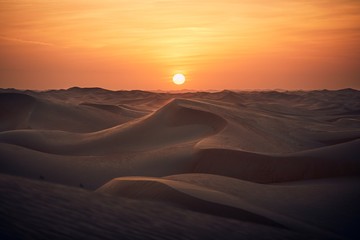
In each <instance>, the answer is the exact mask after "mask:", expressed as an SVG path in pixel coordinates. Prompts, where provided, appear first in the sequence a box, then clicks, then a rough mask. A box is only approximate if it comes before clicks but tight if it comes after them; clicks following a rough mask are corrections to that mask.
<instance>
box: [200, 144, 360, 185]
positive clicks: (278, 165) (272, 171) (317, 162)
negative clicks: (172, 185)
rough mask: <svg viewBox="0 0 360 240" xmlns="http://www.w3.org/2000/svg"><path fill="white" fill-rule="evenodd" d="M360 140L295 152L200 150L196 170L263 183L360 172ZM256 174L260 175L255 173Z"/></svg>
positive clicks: (355, 174)
mask: <svg viewBox="0 0 360 240" xmlns="http://www.w3.org/2000/svg"><path fill="white" fill-rule="evenodd" d="M359 149H360V140H354V141H350V142H346V143H342V144H337V145H332V146H327V147H322V148H317V149H314V150H307V151H302V152H296V153H291V154H278V155H274V154H272V155H270V154H268V155H265V154H259V153H252V152H244V151H238V150H228V149H202V150H199V151H197V153H196V160H195V161H194V167H193V172H201V173H212V174H219V175H223V176H229V177H235V178H239V179H243V180H247V181H252V182H259V183H273V182H284V181H297V180H305V179H316V178H329V177H340V176H357V175H360V161H359V160H360V151H359ZM254 173H256V174H254Z"/></svg>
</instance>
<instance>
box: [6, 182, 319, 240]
mask: <svg viewBox="0 0 360 240" xmlns="http://www.w3.org/2000/svg"><path fill="white" fill-rule="evenodd" d="M0 194H1V198H0V223H1V224H0V238H1V239H90V240H95V239H96V240H97V239H102V240H103V239H109V240H110V239H129V240H133V239H135V240H136V239H139V240H140V239H174V240H175V239H194V240H195V239H199V240H200V239H225V240H226V239H249V240H250V239H260V240H261V239H264V240H265V239H269V237H268V236H272V237H273V238H276V239H284V240H285V239H290V240H295V239H304V238H306V239H318V238H313V237H311V236H308V235H304V234H299V233H295V232H292V231H288V230H284V229H279V228H273V227H269V226H264V225H259V224H254V223H248V222H241V221H235V220H232V219H226V218H221V217H216V216H211V215H208V214H201V213H196V212H192V211H188V210H184V209H181V210H180V209H177V208H175V207H173V206H171V205H169V204H164V203H161V204H160V203H155V202H149V201H137V200H130V199H125V198H120V197H113V196H106V195H104V194H100V193H93V192H89V191H86V190H83V189H79V188H71V187H66V186H61V185H56V184H49V183H45V182H40V181H34V180H28V179H23V178H18V177H11V176H6V175H0Z"/></svg>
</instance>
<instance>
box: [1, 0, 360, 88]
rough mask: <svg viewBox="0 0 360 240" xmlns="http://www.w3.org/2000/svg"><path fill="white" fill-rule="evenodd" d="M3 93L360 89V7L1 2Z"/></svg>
mask: <svg viewBox="0 0 360 240" xmlns="http://www.w3.org/2000/svg"><path fill="white" fill-rule="evenodd" d="M0 16H1V17H0V19H1V22H2V26H1V34H0V56H1V58H0V87H14V88H21V89H25V88H29V89H51V88H67V87H71V86H81V87H90V86H98V87H103V88H108V89H144V90H156V89H163V90H169V89H176V88H178V86H175V85H174V84H173V83H172V80H171V78H172V76H173V74H175V73H177V72H182V73H184V74H185V76H186V78H187V82H186V84H185V85H182V86H181V88H188V89H199V90H207V89H224V88H227V89H269V88H270V89H274V88H285V89H314V88H330V89H331V88H343V87H353V88H359V87H360V80H359V77H360V70H359V69H360V68H359V67H358V66H360V50H359V49H360V48H359V47H358V46H359V43H360V2H359V1H351V0H324V1H317V0H295V1H285V0H273V1H265V0H254V1H250V0H245V1H233V0H224V1H202V0H201V1H195V2H194V1H189V0H182V1H175V0H163V1H140V0H132V1H128V0H104V1H94V0H93V1H90V0H88V1H85V0H78V1H72V0H71V1H70V0H63V1H47V0H36V1H35V0H33V1H31V0H18V1H9V0H6V1H0Z"/></svg>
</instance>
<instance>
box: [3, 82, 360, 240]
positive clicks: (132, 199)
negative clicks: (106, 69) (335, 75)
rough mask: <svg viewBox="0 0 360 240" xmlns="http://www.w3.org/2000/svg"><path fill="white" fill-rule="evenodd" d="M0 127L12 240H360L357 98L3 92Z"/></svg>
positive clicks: (332, 94)
mask: <svg viewBox="0 0 360 240" xmlns="http://www.w3.org/2000/svg"><path fill="white" fill-rule="evenodd" d="M0 114H1V118H0V173H2V176H1V179H2V180H1V184H2V189H1V191H3V193H2V194H1V196H2V197H1V201H3V202H4V205H3V204H2V207H1V211H2V212H3V213H4V214H5V213H6V214H5V215H4V216H3V217H4V219H3V220H2V222H4V221H5V223H6V224H3V225H2V228H1V229H2V230H1V231H2V232H3V235H4V234H5V235H4V236H6V237H7V238H14V239H17V238H16V236H20V238H21V239H23V238H25V237H24V236H26V235H27V234H30V235H33V236H35V237H36V238H42V237H45V238H46V237H47V238H48V237H54V238H61V236H62V234H64V232H66V237H67V238H78V237H83V236H86V237H87V238H88V237H89V236H91V237H92V238H93V239H107V238H108V239H112V238H116V236H121V237H123V238H128V239H142V238H145V236H147V237H149V238H153V239H171V238H173V239H184V238H186V239H192V238H193V239H201V238H202V237H206V238H214V239H219V238H223V239H238V238H239V237H240V236H241V237H242V238H243V239H254V238H255V239H282V238H283V239H309V238H314V239H358V238H359V237H360V235H359V233H358V232H357V231H356V230H357V226H356V224H355V223H356V222H360V217H359V216H360V212H359V211H358V210H357V205H358V204H357V203H358V202H359V200H360V197H359V196H360V194H359V192H360V191H359V190H360V180H359V177H360V92H359V91H356V90H353V89H343V90H338V91H327V90H322V91H263V92H261V91H253V92H234V91H227V90H225V91H221V92H212V93H210V92H188V93H156V92H145V91H108V90H104V89H100V88H89V89H82V88H71V89H67V90H51V91H44V92H38V91H29V90H27V91H19V90H14V89H2V90H0ZM10 193H11V194H10ZM4 196H6V197H4ZM58 197H59V198H60V199H66V202H67V203H66V204H64V202H63V201H62V200H61V201H58V200H55V199H57V198H58ZM85 199H88V200H89V201H85ZM24 201H26V202H31V204H28V205H25V207H24ZM108 201H110V202H111V204H106V203H107V202H108ZM42 205H44V207H43V208H40V210H37V208H38V207H39V206H42ZM105 205H106V206H105ZM137 206H143V208H138V207H137ZM62 208H68V209H71V210H72V211H73V214H62V215H61V214H59V216H57V214H58V212H57V210H56V209H62ZM104 208H106V211H107V212H106V213H102V211H101V209H104ZM127 208H131V211H129V212H126V211H127V210H126V209H127ZM162 208H168V211H167V212H166V214H165V215H161V214H160V215H159V214H158V213H159V212H162ZM90 209H96V210H90ZM55 210H56V211H55ZM29 211H30V212H33V213H32V215H31V214H30V215H29V213H28V212H29ZM149 211H150V212H149ZM184 211H185V212H184ZM112 212H113V214H111V213H112ZM116 213H118V215H121V214H123V217H121V220H119V221H116V220H115V219H116V218H117V217H118V216H117V215H116ZM35 214H36V215H38V216H41V217H39V219H38V220H37V222H36V223H33V222H32V221H31V219H32V218H33V217H34V216H35ZM179 214H180V215H179ZM86 216H91V218H93V219H99V220H98V221H97V222H98V224H99V225H101V227H99V228H96V229H93V228H91V227H89V226H90V225H91V224H94V220H91V219H90V220H89V219H87V218H86ZM145 218H146V219H148V220H146V221H151V219H152V221H153V225H151V226H152V227H151V226H150V225H147V226H144V224H141V221H143V219H145ZM49 219H53V220H51V221H49ZM75 219H76V224H74V225H69V224H68V222H69V221H74V220H75ZM220 219H221V220H220ZM215 222H216V223H217V226H218V227H217V228H213V227H212V225H211V224H213V223H215ZM219 222H221V224H219ZM165 223H168V225H166V228H165V227H164V226H163V224H165ZM32 224H33V225H32ZM54 224H56V225H59V226H60V227H59V228H60V229H62V230H56V228H55V225H54ZM40 225H43V226H44V230H41V229H39V230H38V231H37V230H36V231H35V230H34V228H33V227H35V226H40ZM9 226H11V228H9ZM31 226H33V227H31ZM127 228H130V229H132V230H131V231H126V229H127ZM149 229H152V231H151V233H150V232H149ZM180 232H181V234H180ZM229 232H233V234H230V233H229ZM102 236H103V237H102ZM105 236H106V237H105ZM184 236H185V237H184ZM117 239H118V238H117Z"/></svg>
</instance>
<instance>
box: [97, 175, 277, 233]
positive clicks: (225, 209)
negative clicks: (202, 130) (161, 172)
mask: <svg viewBox="0 0 360 240" xmlns="http://www.w3.org/2000/svg"><path fill="white" fill-rule="evenodd" d="M96 191H97V192H101V193H106V194H110V195H115V196H121V197H126V198H131V199H146V200H153V201H160V202H167V203H171V204H172V205H174V206H177V207H180V208H184V209H189V210H193V211H197V212H203V213H207V214H212V215H216V216H221V217H227V218H234V219H238V220H244V221H250V222H256V223H260V224H266V225H272V226H277V227H282V226H281V225H280V224H277V223H276V222H274V221H271V220H270V219H267V218H266V217H263V216H260V215H257V214H254V213H251V212H248V211H246V210H242V209H241V208H236V207H235V206H232V205H231V204H222V203H221V200H220V201H219V199H221V198H222V197H223V198H224V199H223V200H224V201H225V202H226V200H228V199H226V197H229V199H230V202H232V201H233V200H234V199H231V196H225V194H222V193H221V192H214V191H212V190H210V189H207V188H203V187H198V186H196V185H192V184H187V183H182V182H177V181H172V180H165V179H160V178H149V177H123V178H116V179H113V180H111V181H110V182H108V183H106V184H105V185H104V186H102V187H100V188H99V189H97V190H96ZM233 205H235V204H233Z"/></svg>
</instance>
